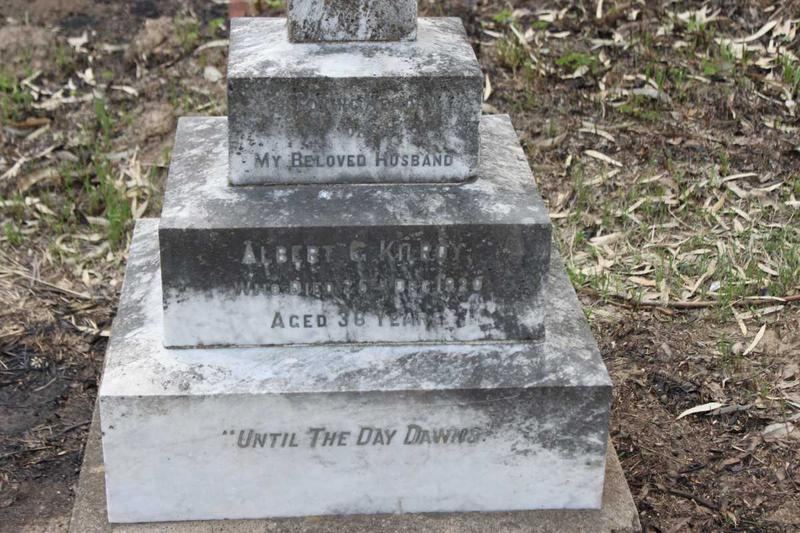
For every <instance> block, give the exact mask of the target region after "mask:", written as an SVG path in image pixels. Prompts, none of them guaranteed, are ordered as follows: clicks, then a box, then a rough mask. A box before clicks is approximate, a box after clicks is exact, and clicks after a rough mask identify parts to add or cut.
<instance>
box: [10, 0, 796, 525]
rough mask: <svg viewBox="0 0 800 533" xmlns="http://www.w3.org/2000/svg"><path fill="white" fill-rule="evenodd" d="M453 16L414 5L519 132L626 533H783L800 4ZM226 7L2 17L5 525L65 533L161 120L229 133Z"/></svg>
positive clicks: (36, 10)
mask: <svg viewBox="0 0 800 533" xmlns="http://www.w3.org/2000/svg"><path fill="white" fill-rule="evenodd" d="M598 3H599V4H601V9H600V12H599V13H598V11H597V6H598ZM264 4H266V3H264ZM466 4H467V2H456V1H448V2H431V1H428V0H423V1H422V2H421V4H420V5H421V7H422V11H423V13H427V14H436V15H441V14H455V15H457V16H461V17H462V18H463V20H464V21H465V23H466V26H467V29H468V33H469V35H470V38H471V39H472V42H473V44H474V46H475V49H476V51H477V52H478V55H479V58H480V60H481V64H482V67H483V69H484V72H486V74H487V79H488V82H487V87H486V91H485V92H486V94H485V96H486V101H485V104H484V111H485V112H487V113H495V112H503V113H509V114H510V115H511V116H512V119H513V122H514V124H515V127H516V128H517V131H518V132H519V134H520V137H521V139H522V142H523V145H524V147H525V149H526V152H527V154H528V156H529V160H530V163H531V166H532V168H533V169H534V171H535V175H536V179H537V183H538V184H539V187H540V189H541V191H542V194H543V196H544V197H545V199H546V201H547V202H548V204H549V207H550V209H551V212H552V213H553V222H554V226H555V228H556V233H557V239H558V245H559V247H560V248H561V251H562V254H563V255H564V256H565V257H566V259H567V263H568V267H569V270H570V275H571V277H572V279H573V283H574V285H575V287H576V290H577V291H578V293H579V295H580V297H581V299H582V301H583V303H584V306H585V311H586V314H587V317H589V319H590V322H591V324H592V328H593V330H594V332H595V335H596V337H597V339H598V343H599V345H600V348H601V350H602V352H603V355H604V358H605V360H606V363H607V365H608V367H609V371H610V373H611V375H612V379H613V380H614V383H615V396H614V415H613V421H612V427H611V435H612V438H613V440H614V444H615V446H616V448H617V451H618V453H619V455H620V459H621V460H622V465H623V469H624V470H625V474H626V477H627V479H628V481H629V484H630V486H631V490H632V492H633V495H634V499H635V500H636V503H637V506H638V508H639V511H640V515H641V518H642V522H643V525H644V527H645V528H646V530H648V531H659V532H667V531H796V530H798V529H799V528H800V487H798V484H800V470H799V469H798V459H800V435H798V434H799V433H800V430H798V429H796V428H797V427H799V426H800V417H799V416H798V413H799V412H800V369H798V363H799V362H800V312H799V311H798V300H800V298H798V296H797V295H798V294H800V286H799V282H798V280H799V279H800V261H798V260H797V255H798V253H800V252H798V250H800V238H798V231H797V228H798V224H797V209H798V203H797V197H798V196H800V151H798V150H800V148H798V145H799V144H800V135H799V134H798V132H799V131H800V122H799V121H798V118H797V115H796V112H797V111H796V106H795V105H794V101H795V99H796V97H797V91H798V87H800V74H797V76H798V78H797V79H798V81H797V83H796V84H794V85H793V83H794V82H793V81H792V76H793V75H794V70H793V69H794V67H795V66H797V65H798V63H795V62H793V60H792V56H793V55H794V56H796V54H797V52H798V44H797V43H798V37H797V36H796V33H797V32H796V31H795V30H796V29H797V26H798V19H800V3H798V2H796V1H789V2H782V3H772V2H769V1H752V2H745V1H735V2H717V1H712V2H705V3H703V2H699V1H687V2H669V3H664V5H662V4H661V3H654V2H615V1H609V0H606V1H605V2H567V1H541V2H532V1H531V2H519V1H518V2H512V3H505V2H495V1H492V0H481V1H479V2H478V3H477V6H476V8H475V9H474V10H473V9H470V8H469V7H468V6H467V5H466ZM704 9H705V11H703V10H704ZM269 12H270V13H275V12H277V11H269ZM226 14H227V6H225V5H224V4H222V3H216V2H212V1H200V0H193V1H189V0H186V1H177V0H173V1H163V0H159V1H152V0H134V1H105V2H96V1H91V0H4V1H2V2H0V56H2V61H1V63H2V68H0V96H2V98H3V99H2V114H0V121H2V129H0V143H1V144H0V176H2V177H0V302H2V304H3V305H2V306H0V530H2V531H26V530H28V531H44V530H46V531H63V530H65V528H66V525H67V522H68V516H69V512H70V509H71V503H72V499H73V496H74V493H73V492H74V487H75V483H76V481H77V476H78V473H79V469H80V463H81V457H82V447H83V444H84V442H85V438H86V434H87V430H88V424H89V421H90V418H91V413H92V409H93V405H94V401H95V398H96V394H97V384H98V379H99V376H100V371H101V368H102V361H103V354H104V350H105V346H106V341H107V338H108V331H109V329H110V327H111V321H112V319H113V316H114V312H115V308H116V299H117V295H118V291H119V288H120V284H121V281H122V272H123V268H124V264H125V257H126V249H127V245H128V243H129V232H130V229H131V227H132V222H131V220H132V218H135V217H138V216H158V213H159V210H160V191H161V190H162V189H163V181H164V178H165V174H166V165H167V163H168V160H169V152H170V149H171V143H172V132H173V129H174V125H175V120H176V117H178V116H181V115H185V114H208V115H223V114H225V108H226V103H225V82H224V78H222V79H218V76H217V74H222V75H224V72H225V51H226V48H225V46H224V44H225V43H224V41H222V40H223V39H225V38H226V33H225V31H226V30H225V16H226ZM773 21H774V22H775V24H772V22H773ZM787 21H788V22H787ZM770 24H771V26H770ZM765 27H767V30H766V31H765V32H764V33H763V34H761V35H758V32H759V31H760V30H761V29H762V28H765ZM776 28H777V29H776ZM783 30H785V32H786V34H785V35H784V33H782V31H783ZM753 36H755V37H753ZM724 39H728V40H736V39H749V40H746V41H745V43H744V44H745V46H748V47H751V48H752V49H746V50H745V51H744V55H743V56H742V57H739V56H737V54H736V53H735V50H734V49H735V47H736V46H739V45H740V44H737V43H738V41H732V42H729V41H725V40H724ZM720 42H722V43H723V44H720ZM726 43H727V44H726ZM797 72H798V73H800V67H798V70H797ZM709 404H714V405H710V406H709ZM717 404H718V405H717ZM698 406H706V407H704V408H702V409H700V411H698V412H697V413H695V414H688V415H685V416H683V417H680V418H679V416H680V415H681V414H682V413H684V412H685V411H686V410H687V409H690V408H693V407H698Z"/></svg>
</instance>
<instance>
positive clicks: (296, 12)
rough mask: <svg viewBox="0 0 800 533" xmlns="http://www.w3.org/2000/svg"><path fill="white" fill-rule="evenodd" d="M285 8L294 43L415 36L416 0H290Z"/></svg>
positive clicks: (394, 39) (290, 35) (400, 39)
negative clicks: (287, 12) (287, 7)
mask: <svg viewBox="0 0 800 533" xmlns="http://www.w3.org/2000/svg"><path fill="white" fill-rule="evenodd" d="M288 11H289V40H290V41H292V42H296V43H307V42H337V41H338V42H341V41H413V40H414V39H416V38H417V1H416V0H289V9H288Z"/></svg>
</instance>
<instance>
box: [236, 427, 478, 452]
mask: <svg viewBox="0 0 800 533" xmlns="http://www.w3.org/2000/svg"><path fill="white" fill-rule="evenodd" d="M222 435H223V436H224V437H228V438H229V439H230V441H231V442H234V443H235V446H236V447H238V448H245V449H253V448H257V449H261V448H267V449H290V448H332V447H346V446H350V447H376V446H394V447H397V446H422V445H450V446H458V445H471V444H476V443H478V442H481V441H483V440H486V436H487V434H486V432H485V431H484V430H483V429H481V428H479V427H464V426H451V427H426V426H422V425H420V424H406V425H405V426H403V427H399V428H386V427H377V426H370V425H359V426H358V427H357V428H353V429H338V428H330V427H328V426H313V427H308V428H307V429H305V430H300V431H274V432H273V431H259V430H256V429H253V428H248V429H240V430H238V431H237V430H235V429H230V430H228V429H226V430H224V431H223V432H222Z"/></svg>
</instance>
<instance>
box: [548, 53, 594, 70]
mask: <svg viewBox="0 0 800 533" xmlns="http://www.w3.org/2000/svg"><path fill="white" fill-rule="evenodd" d="M556 65H558V66H559V67H562V68H563V69H565V70H567V71H569V72H574V71H575V70H577V69H579V68H581V67H588V68H589V72H591V73H592V74H596V73H597V71H598V70H599V68H600V61H598V59H597V58H596V57H595V56H593V55H591V54H587V53H584V52H575V51H568V52H566V53H564V54H562V55H561V56H560V57H559V58H558V59H556Z"/></svg>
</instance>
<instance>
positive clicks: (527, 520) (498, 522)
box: [54, 411, 642, 533]
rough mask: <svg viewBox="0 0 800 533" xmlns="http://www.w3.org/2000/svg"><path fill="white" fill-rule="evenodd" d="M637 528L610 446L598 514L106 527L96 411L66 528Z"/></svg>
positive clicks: (174, 531) (395, 532)
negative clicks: (70, 517) (70, 516)
mask: <svg viewBox="0 0 800 533" xmlns="http://www.w3.org/2000/svg"><path fill="white" fill-rule="evenodd" d="M641 529H642V528H641V524H640V522H639V515H638V513H637V510H636V505H635V504H634V502H633V497H632V496H631V491H630V489H629V488H628V483H627V482H626V481H625V475H624V474H623V472H622V468H621V466H620V464H619V459H617V454H616V451H615V450H614V447H613V446H612V445H611V444H610V443H609V446H608V450H607V453H606V475H605V486H604V488H603V506H602V508H601V509H599V510H595V509H559V510H537V511H513V512H493V513H487V512H481V513H429V514H412V513H405V514H381V515H348V516H324V517H321V516H311V517H300V518H269V519H261V520H224V521H220V520H205V521H186V522H154V523H149V524H110V523H109V522H108V515H107V514H106V485H105V477H104V471H103V453H102V449H101V446H100V422H99V417H98V416H97V413H96V411H95V416H94V418H93V420H92V426H91V428H90V430H89V438H88V440H87V443H86V449H85V451H84V454H83V466H82V468H81V476H80V481H79V482H78V487H77V490H76V491H75V505H74V507H73V509H72V519H71V520H70V523H69V533H88V532H92V533H156V532H157V533H265V532H267V531H280V532H282V533H311V532H313V533H341V532H343V531H346V532H347V533H376V532H382V533H486V532H487V531H491V532H493V533H512V532H513V533H518V532H520V531H525V532H526V533H558V532H563V533H573V532H576V531H592V532H594V533H639V532H640V531H641ZM63 530H64V526H60V527H55V528H54V531H63Z"/></svg>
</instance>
